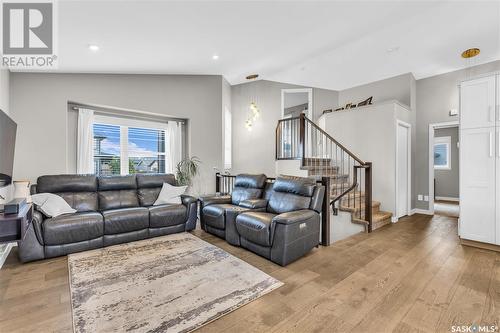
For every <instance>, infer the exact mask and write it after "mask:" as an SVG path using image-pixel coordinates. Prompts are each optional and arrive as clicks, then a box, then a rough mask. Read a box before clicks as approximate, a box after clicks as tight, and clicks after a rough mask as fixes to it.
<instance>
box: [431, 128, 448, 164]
mask: <svg viewBox="0 0 500 333" xmlns="http://www.w3.org/2000/svg"><path fill="white" fill-rule="evenodd" d="M443 144H444V145H445V146H446V165H436V164H435V157H434V162H433V164H434V170H451V136H440V137H435V138H434V145H433V151H434V154H433V155H435V154H436V145H443Z"/></svg>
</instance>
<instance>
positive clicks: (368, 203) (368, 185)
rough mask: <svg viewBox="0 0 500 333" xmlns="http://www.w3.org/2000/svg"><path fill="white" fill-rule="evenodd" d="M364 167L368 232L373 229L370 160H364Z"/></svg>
mask: <svg viewBox="0 0 500 333" xmlns="http://www.w3.org/2000/svg"><path fill="white" fill-rule="evenodd" d="M365 164H366V166H367V167H366V168H365V212H366V213H365V214H366V220H367V221H368V232H372V230H373V218H372V171H373V170H372V169H373V165H372V162H366V163H365Z"/></svg>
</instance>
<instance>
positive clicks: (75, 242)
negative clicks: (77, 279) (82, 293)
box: [19, 174, 197, 262]
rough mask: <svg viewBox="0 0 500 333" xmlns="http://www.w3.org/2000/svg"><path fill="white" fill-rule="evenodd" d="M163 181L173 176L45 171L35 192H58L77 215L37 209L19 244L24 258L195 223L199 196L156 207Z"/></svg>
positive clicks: (171, 181)
mask: <svg viewBox="0 0 500 333" xmlns="http://www.w3.org/2000/svg"><path fill="white" fill-rule="evenodd" d="M163 183H169V184H172V185H175V184H176V180H175V177H174V175H170V174H139V175H130V176H110V177H96V176H94V175H56V176H41V177H39V178H38V181H37V185H34V186H33V187H32V190H31V191H32V194H35V193H54V194H57V195H59V196H61V197H62V198H63V199H65V200H66V202H68V204H69V205H70V206H71V207H72V208H73V209H76V210H77V212H76V213H74V214H64V215H61V216H58V217H55V218H46V217H45V216H44V215H43V214H42V213H41V212H39V211H37V210H35V212H34V215H33V223H32V224H31V226H30V227H29V229H28V232H27V233H26V236H25V239H24V240H23V241H22V242H20V244H19V257H20V260H21V261H23V262H27V261H33V260H38V259H44V258H51V257H57V256H62V255H66V254H69V253H73V252H79V251H85V250H90V249H95V248H100V247H103V246H109V245H114V244H119V243H125V242H130V241H136V240H140V239H145V238H149V237H156V236H162V235H168V234H172V233H178V232H184V231H189V230H192V229H194V228H195V226H196V220H197V200H196V199H195V198H193V197H191V196H187V195H183V196H182V197H181V199H182V204H178V205H159V206H153V203H154V202H155V201H156V199H157V197H158V194H159V193H160V190H161V188H162V185H163Z"/></svg>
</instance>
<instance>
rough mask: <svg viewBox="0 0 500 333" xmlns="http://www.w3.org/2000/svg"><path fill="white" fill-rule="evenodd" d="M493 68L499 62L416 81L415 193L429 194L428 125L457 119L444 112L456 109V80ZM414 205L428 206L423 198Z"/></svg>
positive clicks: (419, 206)
mask: <svg viewBox="0 0 500 333" xmlns="http://www.w3.org/2000/svg"><path fill="white" fill-rule="evenodd" d="M497 70H500V61H494V62H490V63H487V64H484V65H480V66H475V67H472V68H469V69H467V70H459V71H455V72H450V73H446V74H442V75H437V76H433V77H429V78H425V79H421V80H417V101H416V105H417V127H416V129H417V140H416V144H417V147H416V148H417V154H416V155H417V156H416V164H415V168H414V169H413V170H415V172H416V177H417V178H416V194H423V195H427V194H428V193H429V124H433V123H441V122H449V121H457V120H458V117H457V116H455V117H450V116H449V114H448V112H449V110H450V109H458V108H459V105H458V104H459V98H458V84H459V82H460V81H462V80H465V79H466V78H469V77H473V76H475V75H479V74H483V73H488V72H493V71H497ZM416 206H417V208H421V209H426V210H427V209H429V203H428V202H425V201H417V205H416Z"/></svg>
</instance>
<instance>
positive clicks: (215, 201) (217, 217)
mask: <svg viewBox="0 0 500 333" xmlns="http://www.w3.org/2000/svg"><path fill="white" fill-rule="evenodd" d="M266 180H267V177H266V176H265V175H263V174H260V175H249V174H241V175H238V176H236V179H235V182H234V189H233V192H232V194H231V195H230V196H219V197H214V196H209V197H202V198H200V202H201V208H200V222H201V227H202V229H203V230H205V231H206V232H209V233H211V234H214V235H216V236H218V237H220V238H223V239H225V240H226V241H227V242H228V243H230V244H232V245H240V241H239V235H238V234H237V231H236V227H235V221H236V216H238V214H240V213H242V212H245V211H249V210H261V209H264V208H265V206H266V204H267V202H266V201H265V200H262V199H261V197H262V195H263V192H264V188H265V185H266Z"/></svg>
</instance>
